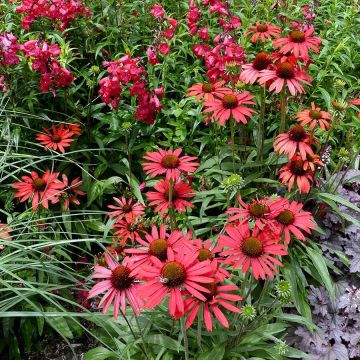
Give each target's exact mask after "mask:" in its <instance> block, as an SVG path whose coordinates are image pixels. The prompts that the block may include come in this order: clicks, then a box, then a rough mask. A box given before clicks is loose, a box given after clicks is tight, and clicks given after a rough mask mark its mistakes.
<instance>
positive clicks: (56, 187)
mask: <svg viewBox="0 0 360 360" xmlns="http://www.w3.org/2000/svg"><path fill="white" fill-rule="evenodd" d="M58 176H59V173H58V172H57V173H53V174H52V173H51V172H50V170H46V171H45V173H44V174H43V175H42V176H41V177H39V175H38V174H37V173H36V172H35V171H31V176H22V177H21V179H22V180H23V182H15V183H14V184H12V185H11V187H12V188H13V189H16V190H17V193H16V194H15V195H14V197H15V198H20V202H24V201H26V200H27V199H29V198H30V197H32V201H31V204H32V209H33V211H35V210H36V209H37V208H38V207H39V205H42V206H43V207H44V208H46V209H48V208H49V201H50V202H51V203H52V204H55V203H57V202H58V201H59V197H60V195H61V193H62V189H63V188H64V184H63V183H62V182H60V181H59V180H58Z"/></svg>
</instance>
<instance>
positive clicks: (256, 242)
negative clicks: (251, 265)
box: [241, 236, 264, 258]
mask: <svg viewBox="0 0 360 360" xmlns="http://www.w3.org/2000/svg"><path fill="white" fill-rule="evenodd" d="M241 250H242V252H243V253H244V254H245V255H247V256H249V257H255V258H256V257H259V256H260V255H261V254H263V252H264V247H263V243H262V241H261V240H260V239H258V238H257V237H254V236H250V237H248V238H247V239H245V240H244V241H243V243H242V244H241Z"/></svg>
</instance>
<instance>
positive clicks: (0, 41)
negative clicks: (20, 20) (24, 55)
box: [0, 33, 20, 66]
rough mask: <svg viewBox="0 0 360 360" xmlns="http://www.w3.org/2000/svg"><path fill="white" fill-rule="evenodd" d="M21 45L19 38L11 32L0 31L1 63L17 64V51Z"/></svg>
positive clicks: (4, 64)
mask: <svg viewBox="0 0 360 360" xmlns="http://www.w3.org/2000/svg"><path fill="white" fill-rule="evenodd" d="M19 48H20V45H19V44H18V43H17V38H16V37H15V36H14V35H13V34H11V33H0V64H2V65H3V66H6V65H16V64H17V63H18V62H19V57H18V56H17V52H18V50H19Z"/></svg>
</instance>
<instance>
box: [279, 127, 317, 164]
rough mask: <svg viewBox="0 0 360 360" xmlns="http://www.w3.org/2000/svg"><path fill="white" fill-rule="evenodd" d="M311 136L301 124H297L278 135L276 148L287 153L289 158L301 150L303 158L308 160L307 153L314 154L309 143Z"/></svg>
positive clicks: (282, 152)
mask: <svg viewBox="0 0 360 360" xmlns="http://www.w3.org/2000/svg"><path fill="white" fill-rule="evenodd" d="M310 137H311V135H310V134H308V133H307V132H306V131H305V129H304V128H303V127H302V126H301V125H295V126H293V127H292V128H291V129H290V130H289V131H288V132H286V133H283V134H279V135H278V136H277V137H276V139H275V141H274V149H275V151H277V152H278V153H280V154H286V155H287V156H288V158H289V159H291V158H292V157H293V156H294V155H295V154H296V153H297V152H299V153H300V156H301V158H302V159H303V160H306V158H307V155H310V156H314V152H313V151H312V149H311V147H310V145H309V143H310V140H311V139H310Z"/></svg>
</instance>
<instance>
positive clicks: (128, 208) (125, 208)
mask: <svg viewBox="0 0 360 360" xmlns="http://www.w3.org/2000/svg"><path fill="white" fill-rule="evenodd" d="M122 209H123V212H124V213H129V212H130V211H131V210H132V206H131V205H130V204H125V205H124V206H123V207H122Z"/></svg>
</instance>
